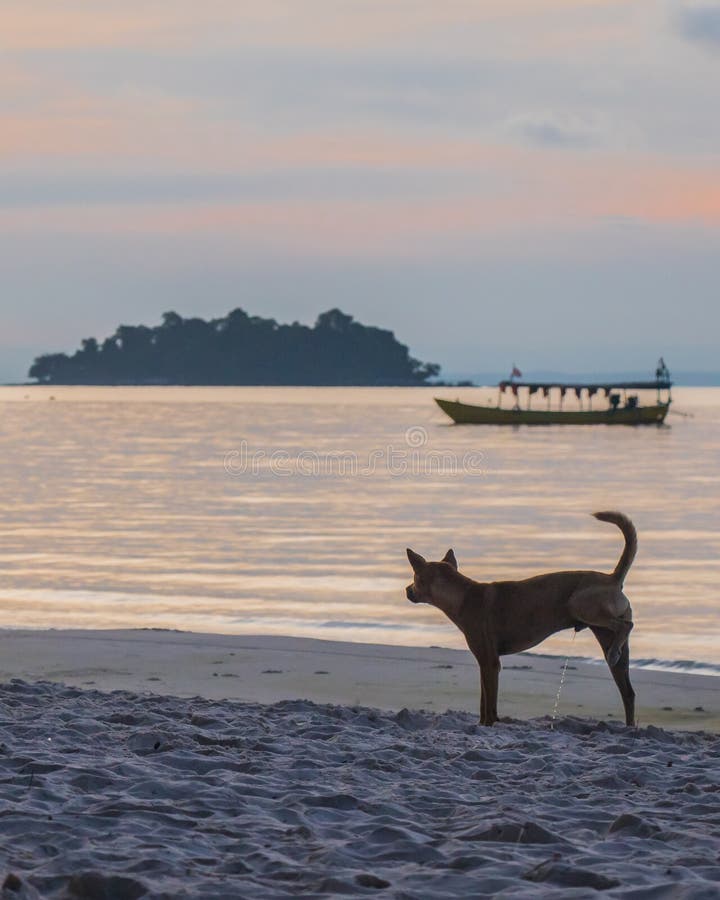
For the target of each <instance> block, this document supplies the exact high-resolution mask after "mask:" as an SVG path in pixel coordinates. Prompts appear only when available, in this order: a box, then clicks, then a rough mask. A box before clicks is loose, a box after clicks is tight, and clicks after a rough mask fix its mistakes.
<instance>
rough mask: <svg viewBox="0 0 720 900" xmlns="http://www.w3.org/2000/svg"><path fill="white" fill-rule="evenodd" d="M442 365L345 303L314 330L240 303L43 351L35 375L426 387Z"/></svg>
mask: <svg viewBox="0 0 720 900" xmlns="http://www.w3.org/2000/svg"><path fill="white" fill-rule="evenodd" d="M439 371H440V367H439V366H437V365H435V364H434V363H422V362H420V361H419V360H417V359H413V358H412V357H411V356H410V354H409V352H408V348H407V347H406V346H405V345H404V344H401V343H399V341H397V340H396V339H395V335H394V334H393V333H392V331H386V330H384V329H381V328H373V327H368V326H366V325H361V324H360V323H359V322H355V321H354V320H353V317H352V316H348V315H346V314H345V313H343V312H341V311H340V310H339V309H331V310H329V311H328V312H325V313H322V315H320V316H319V317H318V320H317V322H316V323H315V326H314V327H313V328H309V327H308V326H307V325H301V324H300V323H299V322H293V324H292V325H280V324H278V323H277V322H276V321H275V320H274V319H263V318H261V317H259V316H249V315H248V314H247V313H246V312H245V311H244V310H242V309H234V310H233V311H232V312H230V313H228V315H227V316H225V317H224V318H222V319H211V320H210V321H208V322H206V321H205V320H204V319H198V318H191V319H184V318H183V317H182V316H179V315H178V314H177V313H175V312H167V313H165V314H164V315H163V317H162V324H161V325H158V326H157V327H156V328H148V327H146V326H145V325H121V326H120V327H119V328H118V329H117V331H116V332H115V334H113V335H112V336H111V337H109V338H106V339H105V340H104V341H103V342H102V343H99V342H98V341H97V340H96V339H95V338H86V339H85V340H83V341H82V342H81V348H80V349H79V350H77V351H76V352H75V353H73V354H72V355H67V354H65V353H49V354H46V355H44V356H38V357H37V359H36V360H35V362H34V363H33V365H32V367H31V368H30V373H29V374H30V377H31V378H36V379H37V380H38V381H39V382H41V383H42V384H315V385H320V384H326V385H422V384H426V383H427V381H428V379H429V378H433V377H435V376H437V375H438V373H439Z"/></svg>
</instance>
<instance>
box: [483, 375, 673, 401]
mask: <svg viewBox="0 0 720 900" xmlns="http://www.w3.org/2000/svg"><path fill="white" fill-rule="evenodd" d="M498 387H499V388H500V390H501V391H506V390H510V391H512V392H513V393H514V394H516V393H517V391H518V388H527V389H528V390H529V391H530V393H531V394H535V393H537V392H538V391H541V392H542V393H543V394H545V395H547V394H548V392H549V391H550V390H551V389H552V388H559V389H560V390H561V391H562V393H563V394H565V393H566V392H571V391H573V392H574V393H575V394H577V395H578V396H580V393H581V392H582V391H587V392H588V394H589V395H590V396H591V397H592V396H593V395H594V394H602V393H605V394H610V393H612V392H613V391H618V390H620V391H622V390H631V391H655V390H658V391H660V390H666V391H669V390H670V388H671V387H672V381H665V380H663V381H661V380H660V379H658V380H657V381H616V382H607V381H606V382H603V383H597V384H584V383H583V384H570V383H566V382H561V381H513V380H505V381H501V382H499V383H498Z"/></svg>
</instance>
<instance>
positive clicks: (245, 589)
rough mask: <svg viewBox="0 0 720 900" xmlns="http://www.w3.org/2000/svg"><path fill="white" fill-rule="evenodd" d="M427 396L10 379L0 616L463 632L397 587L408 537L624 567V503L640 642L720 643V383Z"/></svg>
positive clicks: (440, 545)
mask: <svg viewBox="0 0 720 900" xmlns="http://www.w3.org/2000/svg"><path fill="white" fill-rule="evenodd" d="M438 393H440V392H439V391H438ZM441 393H442V394H443V395H445V396H451V397H455V396H460V397H461V398H465V399H469V400H471V401H472V400H474V401H476V402H477V401H480V402H484V401H486V400H487V398H488V396H489V395H490V391H487V390H481V389H463V390H457V389H446V390H444V391H442V392H441ZM432 396H433V391H432V390H427V389H373V390H367V389H350V390H348V389H334V388H332V389H324V388H311V389H292V388H290V389H280V388H221V389H214V388H208V389H205V388H91V389H86V388H52V389H50V388H3V389H0V403H1V404H2V427H1V433H0V441H1V443H2V454H1V455H0V480H1V482H2V484H1V488H2V521H1V523H0V525H1V527H2V543H1V546H0V565H1V567H2V579H1V585H0V625H3V626H23V627H27V626H31V627H43V628H45V627H56V628H61V627H87V628H104V627H138V626H161V627H171V628H181V629H192V630H196V631H215V632H226V633H242V632H254V633H259V632H263V633H276V634H293V635H305V636H314V637H326V638H334V639H344V640H356V641H366V640H367V641H377V642H388V643H399V644H422V645H428V644H441V645H444V646H463V644H462V639H461V638H460V636H459V634H457V633H456V632H455V630H454V629H453V627H452V626H451V625H450V623H448V622H447V621H446V620H445V619H444V618H443V617H442V615H441V614H440V613H438V612H437V611H435V610H432V609H430V608H427V607H415V606H411V605H410V604H409V603H408V602H407V601H406V600H405V598H404V586H405V585H406V584H407V582H408V581H409V580H410V573H409V566H408V565H407V562H406V559H405V552H404V550H405V547H406V546H407V545H410V546H412V547H413V548H414V549H416V550H417V551H418V552H420V553H423V554H424V555H426V556H428V557H430V558H439V557H440V556H441V555H442V554H443V553H444V552H445V550H446V549H447V548H448V547H449V546H453V547H454V548H455V552H456V554H457V556H458V559H459V562H460V567H461V570H463V571H464V572H466V573H467V574H469V575H471V576H472V577H475V578H477V579H480V580H491V579H500V578H510V577H523V576H527V575H531V574H535V573H537V572H541V571H547V570H551V569H558V568H566V567H567V568H569V567H573V568H574V567H578V566H582V567H589V568H598V569H601V570H605V571H609V570H611V569H612V568H613V567H614V565H615V562H616V560H617V558H618V556H619V554H620V551H621V547H622V537H621V535H620V533H619V532H618V531H617V530H616V529H615V528H613V527H612V526H611V525H607V524H603V523H600V522H596V521H595V520H594V519H591V518H590V517H589V515H588V513H589V512H591V511H592V510H595V509H608V508H610V509H620V510H622V511H624V512H627V513H628V514H629V515H630V516H631V517H632V518H633V520H634V521H635V523H636V525H637V527H638V531H639V535H640V552H639V554H638V558H637V560H636V562H635V565H634V567H633V569H632V570H631V573H630V576H629V579H628V582H627V585H626V590H627V593H628V594H629V596H630V598H631V600H632V602H633V606H634V610H635V620H636V629H635V632H634V633H633V654H634V656H636V657H644V658H653V657H655V658H662V659H674V660H699V661H705V662H709V663H717V662H718V627H717V623H718V617H719V614H720V587H719V585H720V514H719V513H718V499H719V494H720V490H719V489H720V473H719V472H718V449H719V448H720V389H717V388H687V389H678V390H677V391H676V392H675V407H674V408H675V409H676V410H678V411H682V412H683V413H690V414H692V417H682V416H680V415H671V416H670V417H669V419H668V421H669V422H670V423H671V424H670V427H665V428H660V429H658V428H655V427H651V428H644V429H632V428H627V429H625V428H603V427H596V428H581V427H580V428H570V427H563V428H558V427H548V428H538V429H521V430H512V429H505V428H490V427H475V428H473V427H465V428H458V427H454V426H449V425H448V424H447V420H446V419H445V418H444V416H443V414H442V413H441V412H440V411H439V410H437V408H436V407H435V405H434V404H433V402H432ZM52 398H54V399H52ZM543 647H544V649H546V650H547V651H548V652H555V653H564V652H566V651H569V650H572V652H573V653H574V654H578V655H592V656H595V655H597V653H596V648H595V645H594V641H593V638H592V636H591V635H588V634H587V633H585V632H583V633H580V634H578V635H577V637H576V638H575V639H574V640H572V638H571V636H570V633H564V634H562V635H559V636H557V637H555V638H553V639H551V640H550V641H548V642H546V644H544V645H543Z"/></svg>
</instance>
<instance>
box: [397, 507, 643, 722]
mask: <svg viewBox="0 0 720 900" xmlns="http://www.w3.org/2000/svg"><path fill="white" fill-rule="evenodd" d="M593 515H594V516H595V518H596V519H601V520H602V521H603V522H612V523H613V524H614V525H617V527H618V528H619V529H620V530H621V531H622V533H623V536H624V537H625V549H624V550H623V553H622V556H621V557H620V560H619V562H618V564H617V566H615V571H614V572H613V573H612V575H605V574H603V573H602V572H591V571H577V572H551V573H549V574H548V575H535V576H534V577H533V578H525V579H524V580H523V581H494V582H490V583H489V584H480V583H479V582H477V581H473V580H472V579H470V578H466V577H465V575H461V574H460V572H458V570H457V567H458V566H457V561H456V560H455V554H454V553H453V551H452V550H448V552H447V553H446V554H445V556H444V557H443V559H442V561H441V562H427V561H426V560H425V559H423V557H422V556H420V555H419V554H418V553H414V552H413V551H412V550H410V549H409V548H408V551H407V555H408V559H409V560H410V565H411V566H412V567H413V571H414V573H415V580H414V581H413V583H412V584H411V585H408V587H407V589H406V594H407V598H408V600H411V601H412V602H413V603H430V604H431V605H432V606H436V607H437V608H438V609H440V610H442V611H443V612H444V613H445V615H446V616H447V617H448V618H449V619H450V620H451V621H452V622H454V623H455V625H457V627H458V628H459V629H460V631H462V633H463V634H464V635H465V640H466V641H467V645H468V647H469V648H470V651H471V652H472V654H473V656H474V657H475V659H476V660H477V662H478V665H479V666H480V724H481V725H492V724H493V722H497V720H498V714H497V694H498V677H499V674H500V657H501V656H505V655H506V654H508V653H519V652H520V651H522V650H527V649H529V648H530V647H534V646H535V645H536V644H539V643H540V641H543V640H545V638H546V637H549V636H550V635H551V634H555V632H556V631H562V629H564V628H574V629H575V630H576V631H580V630H581V629H582V628H589V629H590V630H591V631H592V632H593V634H594V635H595V637H596V638H597V639H598V642H599V643H600V646H601V647H602V649H603V653H604V654H605V659H606V660H607V664H608V666H609V667H610V671H611V673H612V676H613V678H614V679H615V683H616V684H617V686H618V689H619V691H620V696H621V697H622V701H623V706H624V707H625V721H626V723H627V724H628V725H634V724H635V691H633V689H632V685H631V684H630V675H629V665H630V651H629V647H628V636H629V634H630V631H631V630H632V627H633V622H632V610H631V609H630V603H629V601H628V599H627V597H626V596H625V594H623V591H622V587H623V581H624V580H625V576H626V575H627V573H628V570H629V568H630V566H631V565H632V561H633V559H634V558H635V553H636V551H637V533H636V531H635V526H634V525H633V523H632V522H631V521H630V519H628V517H627V516H624V515H623V514H622V513H618V512H598V513H593Z"/></svg>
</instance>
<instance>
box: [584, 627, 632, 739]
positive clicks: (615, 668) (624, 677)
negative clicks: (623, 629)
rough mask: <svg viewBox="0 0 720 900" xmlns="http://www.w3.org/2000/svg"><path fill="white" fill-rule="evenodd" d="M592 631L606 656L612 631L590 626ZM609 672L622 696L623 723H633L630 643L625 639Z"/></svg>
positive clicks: (611, 638) (610, 643)
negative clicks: (623, 708)
mask: <svg viewBox="0 0 720 900" xmlns="http://www.w3.org/2000/svg"><path fill="white" fill-rule="evenodd" d="M590 629H591V631H592V633H593V634H594V635H595V637H596V638H597V641H598V643H599V644H600V646H601V647H602V649H603V652H604V653H605V657H606V658H607V655H608V651H609V649H610V647H611V646H612V644H613V642H614V641H615V639H616V635H615V633H614V632H612V631H610V629H608V628H597V627H594V626H592V625H591V626H590ZM609 668H610V673H611V674H612V677H613V678H614V679H615V684H616V685H617V686H618V690H619V691H620V696H621V697H622V702H623V706H624V707H625V724H626V725H634V724H635V691H634V690H633V687H632V684H630V644H629V643H628V641H627V640H625V643H624V644H623V645H622V647H621V648H620V655H619V658H618V660H617V662H616V663H615V665H611V666H609Z"/></svg>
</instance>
